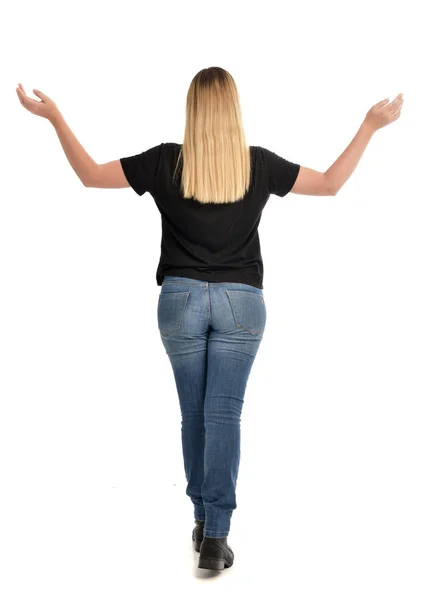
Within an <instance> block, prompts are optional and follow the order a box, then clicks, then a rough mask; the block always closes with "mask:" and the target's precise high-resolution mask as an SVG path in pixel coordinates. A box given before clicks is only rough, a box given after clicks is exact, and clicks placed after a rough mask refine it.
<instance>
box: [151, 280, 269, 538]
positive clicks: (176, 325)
mask: <svg viewBox="0 0 427 600" xmlns="http://www.w3.org/2000/svg"><path fill="white" fill-rule="evenodd" d="M266 316H267V315H266V308H265V303H264V296H263V290H262V289H260V288H257V287H254V286H251V285H248V284H245V283H234V282H230V283H228V282H227V283H211V282H207V281H200V280H197V279H189V278H186V277H175V276H170V275H167V276H165V278H164V280H163V283H162V287H161V291H160V294H159V300H158V309H157V320H158V327H159V332H160V336H161V339H162V342H163V345H164V347H165V350H166V353H167V355H168V357H169V360H170V362H171V365H172V369H173V372H174V377H175V383H176V388H177V392H178V398H179V403H180V408H181V415H182V420H181V439H182V451H183V458H184V470H185V476H186V481H187V487H186V494H187V496H189V497H190V498H191V500H192V502H193V504H194V517H195V519H198V520H200V521H205V525H204V535H205V536H207V537H216V538H219V537H226V536H227V535H228V533H229V530H230V520H231V516H232V513H233V510H234V509H235V508H236V506H237V504H236V481H237V475H238V470H239V462H240V417H241V412H242V407H243V398H244V394H245V389H246V383H247V380H248V377H249V373H250V370H251V368H252V364H253V362H254V359H255V356H256V353H257V351H258V348H259V345H260V343H261V339H262V337H263V333H264V328H265V324H266Z"/></svg>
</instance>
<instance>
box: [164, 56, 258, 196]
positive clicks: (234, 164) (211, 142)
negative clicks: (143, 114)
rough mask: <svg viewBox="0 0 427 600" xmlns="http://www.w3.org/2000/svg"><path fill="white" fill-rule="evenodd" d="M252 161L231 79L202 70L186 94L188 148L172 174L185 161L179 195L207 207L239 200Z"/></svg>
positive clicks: (218, 72) (219, 70)
mask: <svg viewBox="0 0 427 600" xmlns="http://www.w3.org/2000/svg"><path fill="white" fill-rule="evenodd" d="M250 158H251V157H250V147H249V146H248V145H247V144H246V139H245V134H244V131H243V124H242V117H241V111H240V102H239V94H238V91H237V87H236V84H235V82H234V79H233V77H232V76H231V75H230V73H228V71H226V70H225V69H222V68H221V67H209V68H207V69H202V70H201V71H199V72H198V73H197V74H196V75H195V76H194V78H193V80H192V82H191V84H190V87H189V89H188V93H187V105H186V124H185V132H184V143H183V144H182V147H181V150H180V153H179V156H178V161H177V165H176V167H175V171H174V177H175V174H176V172H177V169H178V166H179V164H180V161H181V166H182V171H181V182H180V190H181V193H182V194H183V196H184V198H193V199H194V200H197V201H198V202H201V203H203V204H204V203H210V202H213V203H217V204H224V203H229V202H236V201H237V200H240V199H241V198H243V196H244V195H245V193H246V191H247V190H248V188H249V183H250V176H251V162H250ZM182 162H183V164H182Z"/></svg>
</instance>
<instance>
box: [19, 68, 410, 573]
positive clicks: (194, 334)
mask: <svg viewBox="0 0 427 600" xmlns="http://www.w3.org/2000/svg"><path fill="white" fill-rule="evenodd" d="M17 93H18V97H19V99H20V101H21V103H22V105H23V106H24V107H25V108H27V109H28V110H29V111H31V112H32V113H34V114H36V115H39V116H42V117H45V118H47V119H48V120H49V121H50V122H51V123H52V125H53V126H54V127H55V130H56V132H57V134H58V136H59V139H60V142H61V144H62V147H63V149H64V151H65V154H66V155H67V158H68V160H69V162H70V164H71V166H72V167H73V169H74V170H75V172H76V173H77V175H78V177H79V178H80V180H81V181H82V183H83V184H84V185H85V186H86V187H97V188H124V187H129V186H130V187H132V188H133V190H134V191H135V192H136V193H137V194H138V195H140V196H142V195H143V194H144V193H145V192H147V191H148V192H150V194H151V195H152V197H153V198H154V201H155V202H156V205H157V207H158V209H159V211H160V214H161V218H162V244H161V256H160V261H159V265H158V269H157V273H156V280H157V284H158V285H159V286H161V290H160V294H159V300H158V311H157V317H158V327H159V332H160V336H161V340H162V342H163V345H164V348H165V350H166V353H167V354H168V357H169V359H170V362H171V366H172V368H173V372H174V377H175V381H176V387H177V392H178V397H179V402H180V408H181V414H182V422H181V425H182V427H181V431H182V451H183V458H184V469H185V475H186V480H187V484H188V485H187V488H186V493H187V495H188V496H189V497H190V498H191V500H192V502H193V504H194V516H195V521H196V527H195V528H194V529H193V540H194V541H195V548H196V550H199V551H200V558H199V567H201V568H209V569H223V568H224V567H230V566H231V565H232V564H233V561H234V554H233V551H232V550H231V548H230V546H229V545H228V544H227V536H228V534H229V529H230V520H231V516H232V513H233V510H234V509H235V508H236V481H237V475H238V469H239V459H240V417H241V411H242V406H243V399H244V394H245V388H246V384H247V381H248V377H249V373H250V371H251V367H252V365H253V362H254V359H255V356H256V354H257V351H258V348H259V345H260V343H261V339H262V337H263V332H264V329H265V325H266V305H265V301H264V293H263V262H262V257H261V251H260V244H259V238H258V225H259V222H260V218H261V214H262V210H263V208H264V206H265V204H266V202H267V200H268V198H269V196H270V194H276V195H278V196H285V195H286V194H288V193H289V192H291V191H292V192H293V193H295V194H304V195H314V196H334V195H336V194H337V193H338V190H340V189H341V187H342V186H343V185H344V183H345V182H346V181H347V179H348V178H349V177H350V175H351V173H352V172H353V171H354V169H355V167H356V165H357V164H358V162H359V160H360V158H361V156H362V154H363V152H364V150H365V148H366V146H367V144H368V142H369V140H370V139H371V137H372V135H373V134H374V132H375V131H377V130H378V129H380V128H381V127H383V126H385V125H387V124H389V123H391V122H392V121H395V120H396V119H398V118H399V116H400V111H401V108H402V104H403V97H402V94H399V96H397V97H396V98H395V99H394V100H393V102H391V103H388V98H387V99H386V100H383V101H381V102H379V103H378V104H375V105H374V106H373V107H372V108H371V109H370V110H369V111H368V113H367V114H366V117H365V119H364V121H363V123H362V125H361V126H360V128H359V130H358V132H357V134H356V136H355V137H354V139H353V140H352V142H351V143H350V145H349V146H348V148H347V149H346V150H345V151H344V152H343V153H342V154H341V156H340V157H339V158H338V159H337V160H336V161H335V162H334V164H333V165H332V166H331V167H330V168H329V169H328V170H327V171H326V172H324V173H322V172H318V171H315V170H313V169H309V168H307V167H303V166H301V165H299V164H296V163H293V162H290V161H288V160H286V159H284V158H281V157H280V156H278V155H277V154H275V153H274V152H272V151H270V150H267V149H266V148H263V147H260V146H248V145H247V144H246V139H245V134H244V131H243V127H242V120H241V112H240V103H239V96H238V91H237V88H236V85H235V82H234V79H233V78H232V76H231V75H230V74H229V73H228V72H227V71H226V70H224V69H222V68H219V67H210V68H208V69H202V70H201V71H200V72H199V73H197V74H196V75H195V77H194V78H193V80H192V82H191V85H190V87H189V90H188V95H187V106H186V127H185V132H184V142H183V144H176V143H161V144H159V145H158V146H155V147H153V148H150V149H148V150H146V151H145V152H142V153H141V154H137V155H134V156H128V157H123V158H121V159H119V160H114V161H112V162H109V163H106V164H97V163H96V162H94V161H93V160H92V158H91V157H90V156H88V154H87V153H86V152H85V150H84V149H83V148H82V146H81V145H80V144H79V142H78V141H77V139H76V138H75V137H74V135H73V133H72V132H71V130H70V129H69V127H68V126H67V124H66V122H65V120H64V118H63V116H62V114H61V113H60V111H59V110H58V108H57V106H56V104H55V103H54V102H53V101H52V99H51V98H49V97H48V96H46V95H45V94H43V93H42V92H40V91H38V90H34V93H35V94H36V95H37V96H38V97H39V98H40V99H41V100H40V101H37V100H33V99H31V98H29V97H28V96H27V95H26V94H25V91H24V89H23V87H22V85H19V86H18V88H17Z"/></svg>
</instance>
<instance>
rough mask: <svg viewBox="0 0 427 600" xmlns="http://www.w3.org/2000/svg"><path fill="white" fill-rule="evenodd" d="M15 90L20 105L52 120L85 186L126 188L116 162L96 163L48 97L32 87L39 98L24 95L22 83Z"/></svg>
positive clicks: (70, 160) (123, 176) (65, 150)
mask: <svg viewBox="0 0 427 600" xmlns="http://www.w3.org/2000/svg"><path fill="white" fill-rule="evenodd" d="M16 92H17V94H18V98H19V101H20V102H21V104H22V106H23V107H24V108H26V109H27V110H28V111H30V112H31V113H33V114H34V115H38V116H39V117H44V118H45V119H47V120H48V121H49V122H50V123H52V125H53V126H54V128H55V131H56V133H57V135H58V138H59V141H60V142H61V146H62V148H63V150H64V152H65V155H66V157H67V158H68V162H69V163H70V165H71V166H72V168H73V169H74V171H75V173H76V175H77V177H78V178H79V179H80V181H81V182H82V183H83V185H84V186H85V187H108V188H125V187H129V183H128V181H127V179H126V177H125V175H124V173H123V169H122V167H121V165H120V162H119V161H112V162H111V163H106V164H105V165H99V164H98V163H96V162H95V161H94V160H93V159H92V158H91V157H90V156H89V154H88V153H87V152H86V150H85V149H84V148H83V146H82V145H81V144H80V142H79V141H78V139H77V138H76V136H75V135H74V133H73V132H72V131H71V129H70V127H69V126H68V124H67V122H66V121H65V119H64V117H63V115H62V113H61V111H60V110H59V109H58V107H57V106H56V104H55V102H54V101H53V100H52V99H51V98H49V96H46V94H43V93H42V92H40V91H39V90H36V89H34V90H33V92H34V94H35V95H36V96H38V97H39V98H40V100H34V99H33V98H30V97H29V96H27V94H26V93H25V90H24V88H23V86H22V84H19V85H18V87H17V88H16Z"/></svg>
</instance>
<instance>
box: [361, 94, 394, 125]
mask: <svg viewBox="0 0 427 600" xmlns="http://www.w3.org/2000/svg"><path fill="white" fill-rule="evenodd" d="M388 100H389V99H388V98H386V99H385V100H381V102H378V103H377V104H374V106H373V107H372V108H371V109H369V111H368V112H367V113H366V117H365V122H366V123H367V124H368V125H369V126H370V127H371V128H372V129H373V130H374V131H377V129H381V127H385V126H386V125H388V124H389V123H392V122H393V121H396V120H397V119H398V118H399V117H400V111H401V110H402V106H403V94H399V95H398V96H396V98H395V99H394V100H393V102H390V103H389V102H388Z"/></svg>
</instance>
